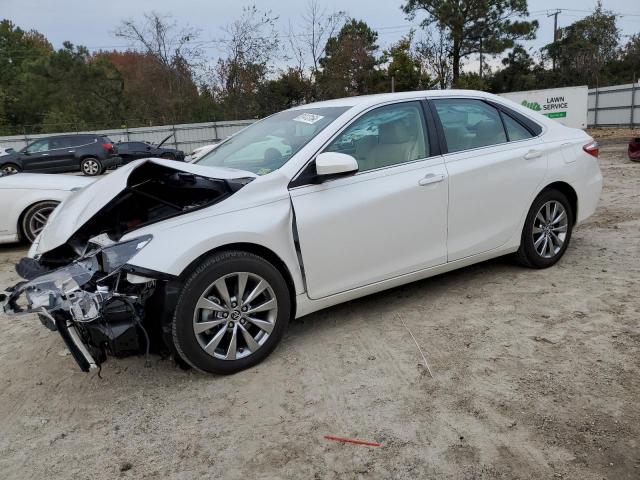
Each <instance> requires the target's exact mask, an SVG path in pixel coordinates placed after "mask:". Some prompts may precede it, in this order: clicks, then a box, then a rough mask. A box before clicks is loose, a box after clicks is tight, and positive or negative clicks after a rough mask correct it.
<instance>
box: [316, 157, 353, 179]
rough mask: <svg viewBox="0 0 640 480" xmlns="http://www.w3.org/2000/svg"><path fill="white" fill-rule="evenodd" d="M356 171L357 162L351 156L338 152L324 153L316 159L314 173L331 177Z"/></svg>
mask: <svg viewBox="0 0 640 480" xmlns="http://www.w3.org/2000/svg"><path fill="white" fill-rule="evenodd" d="M357 171H358V161H357V160H356V159H355V158H353V157H352V156H351V155H347V154H346V153H338V152H324V153H321V154H320V155H318V156H317V157H316V173H317V174H318V175H319V176H322V177H326V176H333V175H340V174H344V173H352V172H357Z"/></svg>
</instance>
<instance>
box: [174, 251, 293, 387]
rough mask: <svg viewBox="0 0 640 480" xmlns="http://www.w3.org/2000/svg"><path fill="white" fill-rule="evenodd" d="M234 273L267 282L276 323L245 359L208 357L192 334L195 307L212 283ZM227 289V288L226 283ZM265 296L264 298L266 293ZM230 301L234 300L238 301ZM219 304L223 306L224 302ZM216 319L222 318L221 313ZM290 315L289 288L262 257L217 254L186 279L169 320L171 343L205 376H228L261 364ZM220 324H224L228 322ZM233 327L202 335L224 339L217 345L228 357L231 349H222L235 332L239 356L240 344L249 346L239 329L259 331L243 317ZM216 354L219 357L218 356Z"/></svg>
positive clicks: (249, 254) (226, 253) (248, 254)
mask: <svg viewBox="0 0 640 480" xmlns="http://www.w3.org/2000/svg"><path fill="white" fill-rule="evenodd" d="M236 272H243V273H244V272H247V273H249V274H250V275H255V276H258V277H260V278H261V279H263V280H265V281H266V282H267V284H268V285H269V287H270V288H271V290H270V291H269V292H270V293H269V294H273V297H275V300H276V305H277V310H276V312H274V318H275V320H274V321H273V327H272V330H271V332H270V333H269V334H268V336H267V337H266V340H264V342H263V343H261V344H260V346H259V348H257V349H256V350H255V351H253V352H251V353H248V354H247V356H244V357H242V358H237V359H234V360H230V359H222V358H216V357H215V356H214V354H210V353H207V352H206V351H205V347H204V346H203V344H202V343H201V342H202V337H199V336H198V335H197V334H196V333H195V331H194V322H195V320H194V319H195V318H196V308H197V307H196V305H197V304H198V301H199V300H200V298H201V296H202V295H205V294H206V293H207V292H211V291H212V290H210V289H211V287H212V284H213V283H214V282H216V281H218V280H219V279H221V278H233V274H235V273H236ZM225 276H230V277H225ZM225 282H226V280H225ZM226 285H228V283H227V284H226ZM247 285H248V284H247ZM238 289H239V288H238ZM231 290H233V287H232V288H231V289H230V290H229V294H230V295H231ZM216 291H217V290H216ZM265 295H267V294H266V293H265ZM221 297H222V296H221ZM243 297H244V298H245V299H248V298H249V296H248V295H247V294H245V295H244V296H243ZM208 298H211V297H208ZM232 298H235V299H236V300H237V297H232ZM247 303H248V302H247ZM221 304H224V302H222V303H221ZM238 308H239V307H238ZM251 308H253V307H251ZM230 312H231V310H230ZM232 313H233V312H232ZM235 313H238V309H236V311H235ZM228 314H229V313H227V315H228ZM211 315H218V313H216V312H213V311H212V312H211ZM219 315H223V314H222V313H220V314H219ZM240 315H242V314H240ZM247 315H248V314H247ZM290 315H291V299H290V292H289V288H288V286H287V283H286V281H285V279H284V278H283V276H282V274H281V273H280V272H279V271H278V269H276V268H275V267H274V266H273V265H272V264H271V263H269V262H268V261H266V260H265V259H263V258H262V257H259V256H257V255H254V254H252V253H248V252H244V251H239V250H232V251H227V252H220V253H216V254H214V255H212V256H210V257H209V258H207V259H206V260H205V261H204V262H203V263H202V264H201V265H200V266H198V267H197V268H196V269H195V270H194V271H193V272H192V273H191V274H189V276H188V278H187V279H186V281H185V283H184V286H183V287H182V291H181V293H180V296H179V298H178V302H177V304H176V309H175V312H174V316H173V320H172V333H173V343H174V346H175V348H176V351H177V352H178V354H179V355H180V357H181V358H182V359H183V360H184V361H185V362H187V363H188V364H189V365H191V366H193V367H195V368H197V369H199V370H203V371H205V372H210V373H217V374H222V375H227V374H231V373H235V372H238V371H240V370H244V369H245V368H249V367H252V366H253V365H256V364H258V363H259V362H261V361H262V360H264V359H265V358H266V357H267V356H268V355H269V354H270V353H271V352H272V351H273V349H274V348H275V347H276V345H277V344H278V343H279V342H280V340H281V339H282V336H283V335H284V332H285V330H286V328H287V324H288V323H289V317H290ZM224 318H228V319H229V323H234V322H233V321H231V317H224ZM211 319H214V320H216V321H220V320H218V319H217V318H214V317H212V316H210V317H208V318H207V320H211ZM221 321H222V322H227V320H221ZM241 322H246V323H243V325H244V327H241V326H240V323H241ZM236 324H237V325H235V326H229V324H228V323H223V324H222V325H220V326H219V327H218V326H216V327H213V328H212V330H210V331H208V332H207V333H205V334H204V335H208V334H211V336H212V337H215V336H217V335H218V334H221V335H222V336H223V340H222V341H221V342H220V345H223V347H221V348H222V352H223V353H224V351H225V350H226V351H227V353H228V352H229V351H230V347H228V346H227V347H226V349H225V348H224V342H225V339H226V338H230V336H231V335H232V334H233V332H238V333H237V340H236V341H237V342H238V349H239V350H238V353H242V352H244V350H243V347H242V346H240V344H241V343H243V342H244V343H245V347H244V348H247V347H248V344H247V343H246V340H245V339H244V338H242V340H240V339H241V334H243V333H244V332H242V331H240V328H254V329H256V331H257V332H258V335H261V333H260V329H257V327H256V326H255V325H253V324H250V323H249V322H247V321H246V320H244V317H242V319H241V320H238V319H237V318H236ZM234 328H235V330H234ZM222 330H226V332H222ZM201 335H203V334H201ZM263 335H264V334H263ZM245 338H246V337H245ZM230 342H231V340H229V343H230ZM234 345H235V344H234ZM214 348H215V347H214ZM250 351H251V350H250V349H249V348H247V350H246V352H250ZM216 352H218V350H216ZM216 354H217V355H220V353H216Z"/></svg>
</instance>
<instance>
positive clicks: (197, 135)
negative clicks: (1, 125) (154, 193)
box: [0, 120, 255, 155]
mask: <svg viewBox="0 0 640 480" xmlns="http://www.w3.org/2000/svg"><path fill="white" fill-rule="evenodd" d="M253 122H255V120H236V121H229V122H207V123H188V124H182V125H162V126H157V127H139V128H119V129H118V128H116V129H111V130H96V131H91V132H86V131H85V132H80V131H78V132H63V133H47V134H40V135H14V136H9V137H0V146H2V147H12V148H13V149H15V150H19V149H21V148H23V147H24V146H26V145H27V144H28V143H31V142H32V141H34V140H36V139H38V138H42V137H50V136H53V135H73V134H76V133H100V134H104V135H106V136H108V137H109V138H110V139H111V140H112V141H114V142H115V143H116V144H117V142H127V141H134V140H138V141H146V142H152V143H156V144H157V143H159V142H161V141H162V140H163V139H164V138H166V137H167V136H168V135H171V134H174V136H173V137H172V138H170V139H169V140H167V141H166V142H165V145H166V146H168V147H173V148H178V149H180V150H182V151H184V152H185V154H187V155H188V154H190V153H191V152H192V151H193V149H194V148H197V147H201V146H203V145H207V144H210V143H217V142H219V141H221V140H224V139H225V138H227V137H228V136H230V135H233V134H234V133H236V132H239V131H240V130H242V129H243V128H245V127H247V126H249V125H251V124H252V123H253Z"/></svg>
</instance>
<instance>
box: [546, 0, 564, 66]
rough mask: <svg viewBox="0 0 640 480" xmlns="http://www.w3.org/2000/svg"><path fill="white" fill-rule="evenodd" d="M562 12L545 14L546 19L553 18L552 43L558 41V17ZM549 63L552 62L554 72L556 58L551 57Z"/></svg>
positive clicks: (558, 10) (557, 10)
mask: <svg viewBox="0 0 640 480" xmlns="http://www.w3.org/2000/svg"><path fill="white" fill-rule="evenodd" d="M560 12H562V10H560V9H559V8H558V9H556V11H555V12H550V13H547V18H549V17H553V43H556V42H557V41H558V15H559V14H560ZM551 61H552V62H553V67H552V68H553V71H554V72H555V70H556V56H555V54H554V55H553V57H551Z"/></svg>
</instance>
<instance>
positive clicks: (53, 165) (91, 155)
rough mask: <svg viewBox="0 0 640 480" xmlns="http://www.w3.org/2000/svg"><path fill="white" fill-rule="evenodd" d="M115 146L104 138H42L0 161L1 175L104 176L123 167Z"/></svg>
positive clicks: (74, 136) (67, 136)
mask: <svg viewBox="0 0 640 480" xmlns="http://www.w3.org/2000/svg"><path fill="white" fill-rule="evenodd" d="M120 160H121V159H120V157H119V156H118V155H117V150H116V148H115V147H114V146H113V142H112V141H111V140H110V139H109V137H106V136H104V135H99V134H84V133H83V134H77V135H58V136H55V137H47V138H39V139H38V140H36V141H34V142H32V143H30V144H29V145H27V146H26V147H24V148H23V149H22V150H20V151H19V152H11V153H9V154H8V155H3V156H2V157H0V171H2V172H4V173H15V172H22V171H25V172H41V173H57V172H74V171H76V172H77V171H81V172H82V173H84V174H85V175H89V176H94V175H100V174H101V173H103V172H104V171H105V170H106V169H107V168H115V167H117V166H118V165H119V164H120Z"/></svg>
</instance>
